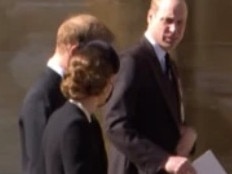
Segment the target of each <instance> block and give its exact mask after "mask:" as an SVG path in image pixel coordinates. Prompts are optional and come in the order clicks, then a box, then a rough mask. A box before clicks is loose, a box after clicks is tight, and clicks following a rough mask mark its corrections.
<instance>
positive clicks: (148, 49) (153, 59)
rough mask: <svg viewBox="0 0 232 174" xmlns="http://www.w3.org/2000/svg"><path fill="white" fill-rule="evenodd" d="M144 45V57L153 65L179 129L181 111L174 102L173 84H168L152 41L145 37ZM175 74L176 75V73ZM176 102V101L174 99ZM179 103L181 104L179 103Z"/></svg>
mask: <svg viewBox="0 0 232 174" xmlns="http://www.w3.org/2000/svg"><path fill="white" fill-rule="evenodd" d="M142 42H143V43H142V45H143V46H144V49H143V50H144V55H146V56H145V57H144V59H147V61H148V62H149V63H148V64H149V66H151V69H152V71H153V73H152V74H153V77H154V78H155V80H156V81H157V83H158V85H159V87H160V90H161V92H162V94H163V97H164V99H165V101H166V103H167V105H168V108H169V109H170V111H171V114H172V118H173V120H174V122H175V123H176V125H177V127H178V129H179V125H180V121H179V119H178V118H179V114H178V113H179V112H178V110H177V108H176V107H175V104H173V101H174V99H173V93H172V92H171V91H172V89H171V85H170V84H168V83H170V82H168V79H166V77H165V75H164V73H163V72H162V69H161V66H160V63H159V61H158V59H157V56H156V53H155V51H154V49H153V47H152V46H151V45H150V43H149V42H148V41H147V40H146V39H143V41H142ZM174 76H175V75H174ZM174 79H176V77H174ZM174 102H175V101H174ZM177 105H179V104H177Z"/></svg>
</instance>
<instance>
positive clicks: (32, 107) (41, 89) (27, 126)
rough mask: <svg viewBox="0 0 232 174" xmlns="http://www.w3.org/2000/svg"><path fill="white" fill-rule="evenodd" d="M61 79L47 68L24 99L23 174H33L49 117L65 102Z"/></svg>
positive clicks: (20, 124)
mask: <svg viewBox="0 0 232 174" xmlns="http://www.w3.org/2000/svg"><path fill="white" fill-rule="evenodd" d="M60 82H61V77H60V76H59V75H58V74H57V73H56V72H54V71H53V70H52V69H50V68H48V67H47V68H46V70H45V72H44V73H43V74H42V76H41V78H40V79H39V80H38V81H37V82H36V83H35V84H34V85H33V86H32V87H31V89H30V90H29V92H28V93H27V94H26V97H25V99H24V102H23V105H22V110H21V113H20V118H19V127H20V136H21V137H20V138H21V146H22V162H23V173H24V174H31V171H32V169H33V168H34V167H35V165H36V163H37V158H38V155H39V149H40V144H41V139H42V135H43V131H44V128H45V125H46V123H47V120H48V118H49V116H50V115H51V114H52V112H53V111H54V110H56V109H57V108H58V107H60V106H61V105H62V104H64V102H65V98H64V97H63V95H62V94H61V91H60Z"/></svg>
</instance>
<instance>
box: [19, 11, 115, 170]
mask: <svg viewBox="0 0 232 174" xmlns="http://www.w3.org/2000/svg"><path fill="white" fill-rule="evenodd" d="M93 39H100V40H104V41H106V42H112V41H113V34H112V33H111V31H110V30H109V29H108V28H107V27H106V26H105V25H104V24H103V23H101V22H100V21H99V20H98V19H96V18H95V17H93V16H91V15H86V14H81V15H77V16H73V17H71V18H69V19H67V20H66V21H64V22H63V23H62V24H61V26H60V27H59V29H58V32H57V39H56V49H55V53H54V55H53V56H52V57H51V58H50V59H49V60H48V63H47V67H46V69H45V72H44V73H43V74H42V76H41V77H40V79H39V80H38V81H37V82H36V83H35V84H34V85H33V86H32V87H31V89H30V90H29V92H28V93H27V94H26V97H25V99H24V102H23V106H22V110H21V113H20V118H19V126H20V136H21V146H22V162H23V173H24V174H31V171H32V170H33V168H34V167H35V165H36V163H37V158H38V155H39V150H40V145H41V138H42V135H43V131H44V128H45V125H46V123H47V121H48V119H49V116H50V115H51V114H52V113H53V111H54V110H56V109H57V108H59V107H60V106H61V105H63V104H64V102H65V99H64V97H63V96H62V94H61V92H60V82H61V78H62V76H63V73H64V71H65V69H66V67H67V64H68V61H69V59H70V57H71V56H72V54H73V53H74V52H75V51H78V48H79V46H81V45H82V44H85V43H86V42H88V41H89V40H93Z"/></svg>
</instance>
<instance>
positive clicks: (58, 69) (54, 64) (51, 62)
mask: <svg viewBox="0 0 232 174" xmlns="http://www.w3.org/2000/svg"><path fill="white" fill-rule="evenodd" d="M47 66H48V67H49V68H51V69H52V70H53V71H55V72H56V73H57V74H59V75H60V76H61V77H63V75H64V70H63V68H62V67H61V66H60V65H59V64H58V63H57V62H56V61H55V59H53V58H51V59H49V60H48V62H47Z"/></svg>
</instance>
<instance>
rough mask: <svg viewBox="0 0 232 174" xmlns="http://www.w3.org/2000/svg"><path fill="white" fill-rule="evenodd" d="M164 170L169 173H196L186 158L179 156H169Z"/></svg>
mask: <svg viewBox="0 0 232 174" xmlns="http://www.w3.org/2000/svg"><path fill="white" fill-rule="evenodd" d="M164 170H165V171H166V172H168V173H170V174H197V173H196V171H195V169H194V168H193V167H192V165H191V163H190V162H189V161H188V159H187V158H185V157H181V156H170V157H169V158H168V160H167V161H166V163H165V165H164Z"/></svg>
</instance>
